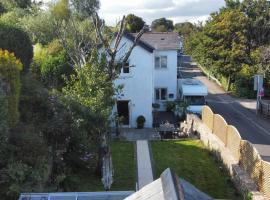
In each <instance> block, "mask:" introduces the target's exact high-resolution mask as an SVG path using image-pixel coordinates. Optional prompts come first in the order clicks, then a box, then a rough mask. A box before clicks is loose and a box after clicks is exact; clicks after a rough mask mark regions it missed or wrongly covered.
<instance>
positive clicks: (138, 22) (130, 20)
mask: <svg viewBox="0 0 270 200" xmlns="http://www.w3.org/2000/svg"><path fill="white" fill-rule="evenodd" d="M144 25H145V22H144V21H143V19H142V18H141V17H138V16H136V15H134V14H128V15H127V17H126V26H127V31H128V32H130V33H138V32H139V31H140V30H141V29H143V27H144Z"/></svg>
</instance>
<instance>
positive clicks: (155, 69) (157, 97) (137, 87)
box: [114, 32, 181, 127]
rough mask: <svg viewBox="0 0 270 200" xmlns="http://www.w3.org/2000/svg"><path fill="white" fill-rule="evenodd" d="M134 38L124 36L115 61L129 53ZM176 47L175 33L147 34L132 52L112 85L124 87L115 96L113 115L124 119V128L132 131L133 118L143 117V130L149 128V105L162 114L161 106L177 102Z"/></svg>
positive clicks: (150, 109) (132, 36)
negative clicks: (144, 120) (115, 114)
mask: <svg viewBox="0 0 270 200" xmlns="http://www.w3.org/2000/svg"><path fill="white" fill-rule="evenodd" d="M134 38H135V35H134V34H128V33H127V34H125V35H124V37H123V38H122V40H121V43H120V45H119V47H121V49H120V50H119V52H118V54H117V58H118V59H119V58H120V57H121V56H123V54H124V53H125V52H126V51H127V50H128V49H129V47H130V46H131V45H132V43H133V41H134ZM180 43H181V42H180V38H179V36H178V34H177V33H174V32H165V33H158V32H147V33H144V35H143V36H142V37H141V39H140V41H139V43H138V45H137V46H136V47H135V48H134V49H133V51H132V53H131V55H130V57H129V60H128V63H127V64H126V65H125V67H124V68H123V69H122V71H121V74H120V76H119V78H118V79H117V80H116V81H115V82H114V84H115V85H120V84H121V85H123V86H124V88H123V90H122V92H121V94H119V95H118V96H117V106H115V109H114V112H118V115H119V116H122V117H123V118H124V125H125V126H127V127H136V125H137V124H136V120H137V117H138V116H140V115H143V116H144V117H145V119H146V122H145V127H152V124H153V116H152V105H153V104H154V103H158V104H160V110H165V109H166V107H165V106H164V104H165V102H166V101H173V100H175V99H176V98H177V53H178V52H179V50H180V48H181V44H180Z"/></svg>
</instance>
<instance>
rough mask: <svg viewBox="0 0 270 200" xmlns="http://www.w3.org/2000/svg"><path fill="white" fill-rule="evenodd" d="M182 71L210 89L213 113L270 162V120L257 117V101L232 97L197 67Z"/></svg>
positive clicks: (183, 75) (208, 101) (210, 103)
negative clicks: (235, 129)
mask: <svg viewBox="0 0 270 200" xmlns="http://www.w3.org/2000/svg"><path fill="white" fill-rule="evenodd" d="M180 71H181V75H182V77H183V78H196V79H199V80H201V81H202V82H203V83H204V84H205V85H206V86H207V88H208V92H209V95H208V96H207V98H206V100H207V103H208V105H209V106H210V107H211V109H212V110H213V112H214V113H216V114H220V115H222V116H223V117H224V119H225V120H226V121H227V123H228V124H230V125H234V126H235V127H236V128H237V129H238V131H239V133H240V135H241V137H242V138H243V139H244V140H248V141H250V142H251V143H252V144H253V145H254V146H255V147H256V149H257V150H258V151H259V153H260V155H261V157H262V159H264V160H267V161H270V120H269V119H268V120H267V119H264V118H263V117H261V116H258V115H256V111H255V101H245V100H240V99H236V98H233V97H231V96H230V95H228V94H226V92H225V91H224V90H223V89H222V88H221V87H220V86H219V85H218V84H216V83H215V82H212V81H211V80H209V79H208V78H207V77H206V76H204V75H203V73H202V72H201V70H200V69H199V68H197V67H183V68H181V69H180Z"/></svg>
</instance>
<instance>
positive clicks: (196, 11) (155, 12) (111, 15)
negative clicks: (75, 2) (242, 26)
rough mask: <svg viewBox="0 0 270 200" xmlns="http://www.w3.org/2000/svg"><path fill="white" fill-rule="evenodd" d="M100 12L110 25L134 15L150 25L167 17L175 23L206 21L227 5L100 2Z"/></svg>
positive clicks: (220, 0)
mask: <svg viewBox="0 0 270 200" xmlns="http://www.w3.org/2000/svg"><path fill="white" fill-rule="evenodd" d="M100 1H101V9H100V11H99V13H100V15H101V17H102V18H104V19H105V21H106V23H107V24H109V25H113V24H115V22H116V21H119V19H120V18H121V17H122V16H123V15H127V14H129V13H133V14H135V15H138V16H140V17H142V18H143V19H144V20H145V21H146V22H147V23H148V24H151V22H152V21H153V20H154V19H157V18H161V17H166V18H169V19H172V20H174V22H175V23H176V22H184V21H191V22H197V21H202V20H203V21H204V20H206V19H207V18H208V17H209V14H210V13H212V12H216V11H218V10H219V8H221V7H222V6H224V5H225V3H224V0H136V1H130V0H100Z"/></svg>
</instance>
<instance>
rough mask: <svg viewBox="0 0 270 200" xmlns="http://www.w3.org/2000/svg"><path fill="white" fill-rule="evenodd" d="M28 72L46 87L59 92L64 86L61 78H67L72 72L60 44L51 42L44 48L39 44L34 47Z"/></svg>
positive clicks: (56, 41)
mask: <svg viewBox="0 0 270 200" xmlns="http://www.w3.org/2000/svg"><path fill="white" fill-rule="evenodd" d="M30 71H31V73H32V74H33V75H34V76H35V77H36V78H37V79H39V80H41V81H42V82H43V83H44V84H45V85H46V86H47V87H49V88H56V89H58V90H61V88H62V87H63V86H64V80H63V76H67V77H68V76H69V75H70V74H72V73H73V71H74V70H73V67H72V66H71V65H70V64H69V57H68V56H67V54H66V52H65V51H64V49H63V47H62V45H61V44H60V42H59V41H58V40H53V41H52V42H50V43H49V44H48V45H46V46H42V45H41V44H36V45H35V46H34V57H33V62H32V64H31V68H30Z"/></svg>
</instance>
